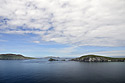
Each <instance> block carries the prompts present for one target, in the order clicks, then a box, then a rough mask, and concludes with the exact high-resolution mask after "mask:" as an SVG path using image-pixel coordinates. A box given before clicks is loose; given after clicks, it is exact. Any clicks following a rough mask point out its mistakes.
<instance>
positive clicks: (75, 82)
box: [0, 59, 125, 83]
mask: <svg viewBox="0 0 125 83" xmlns="http://www.w3.org/2000/svg"><path fill="white" fill-rule="evenodd" d="M0 83H125V62H102V63H101V62H100V63H87V62H74V61H55V62H49V61H46V60H43V59H36V60H35V59H34V60H0Z"/></svg>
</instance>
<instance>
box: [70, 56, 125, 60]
mask: <svg viewBox="0 0 125 83" xmlns="http://www.w3.org/2000/svg"><path fill="white" fill-rule="evenodd" d="M71 61H80V62H125V58H112V57H105V56H99V55H85V56H81V57H79V58H74V59H71Z"/></svg>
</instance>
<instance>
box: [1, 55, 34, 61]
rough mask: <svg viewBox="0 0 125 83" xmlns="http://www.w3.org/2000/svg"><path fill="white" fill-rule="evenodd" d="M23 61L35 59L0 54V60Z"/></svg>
mask: <svg viewBox="0 0 125 83" xmlns="http://www.w3.org/2000/svg"><path fill="white" fill-rule="evenodd" d="M24 59H36V58H33V57H25V56H23V55H21V54H0V60H24Z"/></svg>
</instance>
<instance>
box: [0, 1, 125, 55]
mask: <svg viewBox="0 0 125 83" xmlns="http://www.w3.org/2000/svg"><path fill="white" fill-rule="evenodd" d="M0 53H1V54H2V53H16V54H23V55H25V56H33V57H45V56H60V57H78V56H82V55H85V54H98V55H104V56H115V57H121V56H125V0H0Z"/></svg>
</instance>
